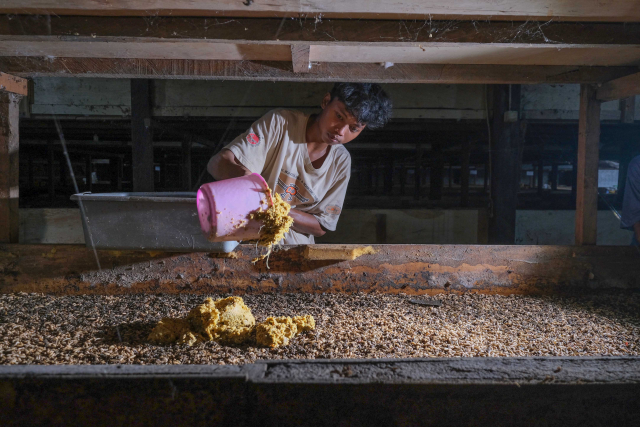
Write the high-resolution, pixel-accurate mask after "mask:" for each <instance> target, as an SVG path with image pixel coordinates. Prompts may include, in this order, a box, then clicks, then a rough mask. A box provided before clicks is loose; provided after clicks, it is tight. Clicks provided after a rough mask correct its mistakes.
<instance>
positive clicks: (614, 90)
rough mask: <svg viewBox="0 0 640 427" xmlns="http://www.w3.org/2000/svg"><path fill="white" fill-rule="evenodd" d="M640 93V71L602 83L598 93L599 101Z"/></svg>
mask: <svg viewBox="0 0 640 427" xmlns="http://www.w3.org/2000/svg"><path fill="white" fill-rule="evenodd" d="M635 95H640V73H636V74H632V75H630V76H625V77H621V78H619V79H615V80H612V81H610V82H607V83H605V84H603V85H602V87H600V88H599V89H598V92H597V93H596V98H597V99H598V100H599V101H602V102H606V101H614V100H616V99H622V98H628V97H630V96H635Z"/></svg>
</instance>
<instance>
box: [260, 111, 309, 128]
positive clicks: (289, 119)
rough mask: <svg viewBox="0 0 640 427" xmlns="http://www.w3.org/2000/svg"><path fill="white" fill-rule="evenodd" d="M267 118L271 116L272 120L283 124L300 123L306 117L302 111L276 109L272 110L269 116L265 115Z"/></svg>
mask: <svg viewBox="0 0 640 427" xmlns="http://www.w3.org/2000/svg"><path fill="white" fill-rule="evenodd" d="M266 116H269V117H271V118H272V120H277V121H279V122H281V123H283V124H293V123H298V122H300V121H301V120H303V119H304V118H305V117H306V116H305V114H304V113H303V112H302V111H297V110H287V109H284V108H276V109H274V110H271V111H269V112H268V113H267V114H265V117H266Z"/></svg>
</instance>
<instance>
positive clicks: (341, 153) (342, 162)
mask: <svg viewBox="0 0 640 427" xmlns="http://www.w3.org/2000/svg"><path fill="white" fill-rule="evenodd" d="M333 147H334V148H335V153H334V164H335V165H336V166H338V170H343V171H344V172H346V173H350V172H351V154H349V151H348V150H347V149H346V148H345V147H344V146H343V145H334V146H333Z"/></svg>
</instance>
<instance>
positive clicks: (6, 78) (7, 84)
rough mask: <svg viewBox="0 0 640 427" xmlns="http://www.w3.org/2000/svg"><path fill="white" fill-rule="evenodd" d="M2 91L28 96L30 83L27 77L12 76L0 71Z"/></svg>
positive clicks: (0, 87) (0, 89)
mask: <svg viewBox="0 0 640 427" xmlns="http://www.w3.org/2000/svg"><path fill="white" fill-rule="evenodd" d="M0 92H9V93H14V94H16V95H19V96H27V95H28V93H29V85H28V82H27V79H23V78H21V77H16V76H12V75H11V74H6V73H3V72H1V71H0Z"/></svg>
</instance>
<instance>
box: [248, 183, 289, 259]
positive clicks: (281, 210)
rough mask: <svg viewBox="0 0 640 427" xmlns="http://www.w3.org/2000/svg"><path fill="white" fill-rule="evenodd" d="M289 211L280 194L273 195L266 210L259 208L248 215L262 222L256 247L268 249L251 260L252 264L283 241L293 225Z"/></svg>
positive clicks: (269, 192)
mask: <svg viewBox="0 0 640 427" xmlns="http://www.w3.org/2000/svg"><path fill="white" fill-rule="evenodd" d="M270 195H271V190H270V189H268V190H267V196H270ZM290 210H291V205H289V203H287V202H285V201H284V200H282V198H281V197H280V194H278V193H276V194H275V195H273V205H272V206H269V207H268V208H267V209H266V210H263V209H262V208H260V209H259V210H258V211H257V212H254V213H252V214H250V215H249V219H253V220H256V221H261V222H262V227H260V237H259V238H258V245H260V246H265V247H267V248H268V251H267V253H266V254H264V255H261V256H259V257H257V258H256V259H254V260H253V262H254V263H255V262H257V261H260V260H261V259H264V258H266V257H267V256H269V254H271V249H272V248H273V245H275V244H277V243H278V242H279V241H280V240H282V239H284V235H285V234H286V233H287V232H288V231H289V229H290V228H291V225H293V218H291V217H290V216H289V211H290Z"/></svg>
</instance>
